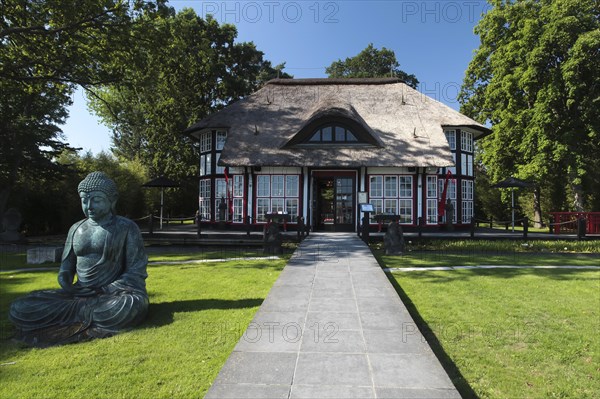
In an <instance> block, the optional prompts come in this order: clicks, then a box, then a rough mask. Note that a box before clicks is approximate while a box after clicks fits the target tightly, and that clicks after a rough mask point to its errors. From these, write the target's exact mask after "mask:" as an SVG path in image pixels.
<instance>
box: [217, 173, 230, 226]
mask: <svg viewBox="0 0 600 399" xmlns="http://www.w3.org/2000/svg"><path fill="white" fill-rule="evenodd" d="M228 185H229V187H227V186H228ZM231 185H232V184H231V180H230V181H229V184H226V182H225V179H215V210H216V215H215V216H216V217H215V218H216V220H226V221H227V220H230V216H231V215H230V213H231V204H230V201H231V195H230V194H229V193H230V192H231V191H230V190H231ZM223 203H224V204H225V205H222V204H223Z"/></svg>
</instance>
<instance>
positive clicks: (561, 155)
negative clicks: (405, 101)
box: [460, 0, 600, 214]
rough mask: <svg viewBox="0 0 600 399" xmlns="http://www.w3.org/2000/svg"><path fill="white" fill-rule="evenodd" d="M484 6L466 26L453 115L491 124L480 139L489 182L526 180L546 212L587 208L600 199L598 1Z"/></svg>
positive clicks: (532, 0) (534, 0) (528, 0)
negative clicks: (468, 34)
mask: <svg viewBox="0 0 600 399" xmlns="http://www.w3.org/2000/svg"><path fill="white" fill-rule="evenodd" d="M491 3H492V5H493V6H494V8H493V9H492V10H491V11H490V12H488V13H487V14H486V15H484V17H483V18H482V19H481V21H480V22H479V24H478V26H477V27H476V29H475V32H476V33H477V34H478V35H479V36H480V39H481V44H480V47H479V49H478V50H477V52H476V54H475V56H474V58H473V60H472V61H471V63H470V65H469V67H468V69H467V72H466V76H465V81H464V84H463V88H462V92H461V95H460V100H461V103H462V109H461V110H462V112H464V113H466V114H467V115H469V116H471V117H474V118H475V119H478V120H479V121H481V122H483V123H490V124H491V125H492V130H493V134H492V135H491V136H489V137H487V138H485V139H483V140H482V141H481V142H480V149H481V159H482V160H483V163H484V164H485V165H486V168H487V170H488V172H489V176H490V179H491V180H492V182H494V183H496V182H498V181H500V180H502V179H504V178H506V177H507V176H509V175H513V176H516V177H519V178H521V179H524V180H531V181H535V182H536V183H537V184H538V185H539V187H540V192H541V194H542V195H545V196H546V197H548V196H549V197H550V201H549V203H548V201H546V204H545V205H546V206H547V208H546V210H547V211H560V210H571V209H574V210H586V209H587V210H589V209H594V208H595V207H597V206H598V205H600V195H599V193H600V168H599V167H600V157H598V155H597V154H598V153H600V103H599V101H600V100H599V99H600V64H599V63H598V59H600V31H599V29H600V18H599V16H600V9H599V8H598V3H597V2H593V1H590V0H553V1H550V0H541V1H539V0H519V1H504V0H495V1H492V2H491ZM542 203H544V201H542ZM536 207H539V206H538V205H536ZM536 213H538V214H539V209H537V210H536Z"/></svg>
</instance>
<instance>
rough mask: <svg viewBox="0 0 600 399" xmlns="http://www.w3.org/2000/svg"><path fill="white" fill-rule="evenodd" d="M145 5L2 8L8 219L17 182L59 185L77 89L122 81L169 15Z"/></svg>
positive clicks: (0, 120) (2, 153)
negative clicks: (149, 33) (136, 31)
mask: <svg viewBox="0 0 600 399" xmlns="http://www.w3.org/2000/svg"><path fill="white" fill-rule="evenodd" d="M162 3H163V2H162V0H158V2H156V3H151V2H146V1H142V0H133V1H121V0H114V1H111V0H102V1H101V0H77V1H75V0H72V1H18V0H0V10H1V14H2V18H0V98H1V99H2V100H1V103H0V111H1V112H0V129H1V131H0V135H1V136H0V166H1V168H0V218H1V215H2V213H3V212H4V209H5V208H6V206H7V203H8V201H9V196H10V193H11V190H12V189H13V187H15V185H16V184H17V182H19V181H23V180H26V179H30V178H42V177H43V178H44V179H50V180H51V179H53V178H54V179H56V178H58V177H59V176H61V175H62V174H64V173H65V172H66V171H65V169H64V167H62V166H61V165H60V164H58V163H56V162H54V159H55V158H56V156H57V155H58V154H60V153H61V152H62V151H63V150H65V149H67V148H68V145H67V144H66V143H64V142H63V141H62V131H61V130H60V127H59V126H60V125H61V124H63V123H64V122H65V120H66V118H67V116H68V113H67V107H68V106H69V105H70V104H71V94H72V92H73V89H74V87H76V86H77V85H80V86H82V87H84V88H89V87H92V86H94V85H97V84H100V83H107V82H116V81H118V80H120V79H121V76H122V73H121V69H122V68H121V67H120V66H119V64H120V63H119V62H116V61H115V60H119V59H121V60H122V59H123V57H124V55H125V54H126V53H127V52H128V51H129V49H130V48H132V47H134V44H135V42H136V40H137V38H136V37H135V36H134V35H132V34H131V29H132V26H133V25H134V24H140V23H145V21H146V20H148V19H151V18H152V16H153V15H154V14H156V13H158V12H159V11H161V10H162V9H163V8H164V7H163V6H162Z"/></svg>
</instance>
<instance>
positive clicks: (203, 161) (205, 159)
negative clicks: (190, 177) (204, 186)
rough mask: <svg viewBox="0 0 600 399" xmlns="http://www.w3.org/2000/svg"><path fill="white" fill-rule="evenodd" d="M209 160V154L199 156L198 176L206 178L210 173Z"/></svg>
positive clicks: (210, 163) (210, 164)
mask: <svg viewBox="0 0 600 399" xmlns="http://www.w3.org/2000/svg"><path fill="white" fill-rule="evenodd" d="M211 158H212V157H211V155H210V154H203V155H200V176H206V175H210V174H211V173H212V162H211Z"/></svg>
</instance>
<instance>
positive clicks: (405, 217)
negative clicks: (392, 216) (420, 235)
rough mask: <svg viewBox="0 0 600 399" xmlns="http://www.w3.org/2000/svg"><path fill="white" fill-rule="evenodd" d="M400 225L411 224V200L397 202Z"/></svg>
mask: <svg viewBox="0 0 600 399" xmlns="http://www.w3.org/2000/svg"><path fill="white" fill-rule="evenodd" d="M398 208H399V209H398V214H399V215H400V223H412V209H413V207H412V200H405V199H401V200H398Z"/></svg>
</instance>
